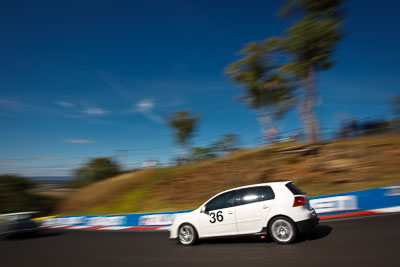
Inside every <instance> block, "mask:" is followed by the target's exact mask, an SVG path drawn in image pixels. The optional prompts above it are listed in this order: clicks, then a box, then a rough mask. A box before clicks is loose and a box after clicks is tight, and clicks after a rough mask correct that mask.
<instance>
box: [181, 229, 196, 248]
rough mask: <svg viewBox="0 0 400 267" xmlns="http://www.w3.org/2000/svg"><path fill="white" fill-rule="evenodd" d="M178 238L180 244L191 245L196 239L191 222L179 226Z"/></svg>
mask: <svg viewBox="0 0 400 267" xmlns="http://www.w3.org/2000/svg"><path fill="white" fill-rule="evenodd" d="M178 240H179V242H180V243H181V244H182V245H186V246H191V245H193V244H194V243H196V241H197V232H196V229H195V228H194V227H193V225H191V224H183V225H181V227H179V231H178Z"/></svg>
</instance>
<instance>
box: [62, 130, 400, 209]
mask: <svg viewBox="0 0 400 267" xmlns="http://www.w3.org/2000/svg"><path fill="white" fill-rule="evenodd" d="M279 180H293V181H295V182H296V183H297V185H299V186H300V187H301V188H302V189H303V190H305V191H307V193H308V195H310V196H317V195H324V194H331V193H339V192H345V191H354V190H361V189H367V188H373V187H378V186H385V185H394V184H400V134H391V135H385V136H370V137H359V138H354V139H345V140H338V141H335V142H332V143H328V144H324V145H319V146H309V145H307V144H295V143H290V144H279V145H275V146H271V147H265V148H258V149H253V150H241V151H237V152H235V153H232V154H230V155H229V156H226V157H223V158H219V159H215V160H207V161H202V162H198V163H193V164H188V165H182V166H176V167H169V168H159V169H150V170H141V171H136V172H133V173H127V174H123V175H120V176H117V177H114V178H111V179H108V180H105V181H102V182H99V183H96V184H92V185H90V186H88V187H85V188H82V189H79V190H77V191H75V192H73V193H71V194H70V195H69V196H68V197H66V198H65V199H64V200H63V201H62V202H61V203H60V205H59V207H58V212H59V213H60V214H115V213H131V212H148V211H168V210H182V209H193V208H196V207H197V206H198V205H200V204H201V203H202V202H203V201H205V200H206V199H208V198H209V197H211V196H213V195H214V194H215V193H218V192H220V191H222V190H225V189H229V188H231V187H236V186H241V185H246V184H252V183H262V182H269V181H279Z"/></svg>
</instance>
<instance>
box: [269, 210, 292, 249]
mask: <svg viewBox="0 0 400 267" xmlns="http://www.w3.org/2000/svg"><path fill="white" fill-rule="evenodd" d="M268 232H269V234H270V235H271V237H272V239H273V240H274V241H275V242H276V243H278V244H290V243H292V242H293V240H294V239H295V238H296V234H297V229H296V226H295V225H294V223H293V222H292V220H290V219H289V218H287V217H284V216H279V217H276V218H274V219H273V220H272V221H271V223H270V224H269V228H268Z"/></svg>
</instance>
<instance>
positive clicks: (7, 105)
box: [0, 98, 32, 112]
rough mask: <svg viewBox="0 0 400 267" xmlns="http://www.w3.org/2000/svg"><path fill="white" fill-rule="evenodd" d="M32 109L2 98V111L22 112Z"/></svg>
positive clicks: (0, 101) (0, 105) (0, 103)
mask: <svg viewBox="0 0 400 267" xmlns="http://www.w3.org/2000/svg"><path fill="white" fill-rule="evenodd" d="M30 108H32V106H31V105H28V104H25V103H22V102H19V101H14V100H11V99H4V98H0V109H4V110H11V111H17V112H21V111H26V110H28V109H30Z"/></svg>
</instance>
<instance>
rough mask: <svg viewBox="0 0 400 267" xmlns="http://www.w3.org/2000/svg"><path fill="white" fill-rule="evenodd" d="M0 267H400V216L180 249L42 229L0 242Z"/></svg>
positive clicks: (162, 235)
mask: <svg viewBox="0 0 400 267" xmlns="http://www.w3.org/2000/svg"><path fill="white" fill-rule="evenodd" d="M0 266H2V267H12V266H40V267H45V266H60V267H63V266H112V267H114V266H115V267H119V266H131V267H133V266H146V267H149V266H190V267H192V266H245V267H252V266H272V267H275V266H296V267H297V266H363V267H364V266H379V267H384V266H385V267H388V266H400V214H398V213H397V214H390V215H381V216H369V217H362V218H353V219H348V220H336V221H326V222H322V223H321V224H320V225H319V226H318V227H317V228H316V229H314V230H313V231H312V232H311V233H309V234H308V235H306V236H304V237H303V238H300V239H299V240H298V241H297V242H296V243H295V244H292V245H277V244H275V243H273V242H272V241H270V240H269V239H267V240H265V239H261V238H259V237H257V238H255V237H251V238H239V239H238V238H229V239H214V240H207V241H203V242H200V243H199V244H198V245H196V246H193V247H183V246H180V245H178V244H177V243H176V242H175V241H172V240H169V239H168V232H108V231H77V230H75V231H74V230H69V231H68V230H43V231H42V232H41V233H40V234H38V235H33V236H25V237H24V236H20V237H15V238H11V239H3V240H1V241H0Z"/></svg>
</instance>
